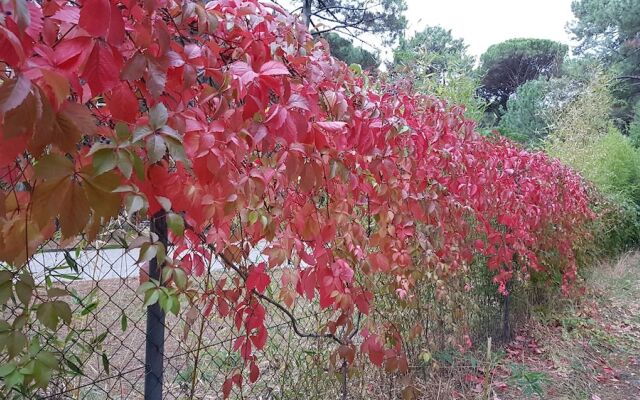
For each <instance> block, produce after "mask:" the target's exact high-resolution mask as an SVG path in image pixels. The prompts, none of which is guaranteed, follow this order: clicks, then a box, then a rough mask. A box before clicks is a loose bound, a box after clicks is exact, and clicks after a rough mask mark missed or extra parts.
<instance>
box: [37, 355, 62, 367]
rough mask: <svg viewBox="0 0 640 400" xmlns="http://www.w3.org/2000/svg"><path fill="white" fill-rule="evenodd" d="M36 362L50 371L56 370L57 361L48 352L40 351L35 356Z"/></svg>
mask: <svg viewBox="0 0 640 400" xmlns="http://www.w3.org/2000/svg"><path fill="white" fill-rule="evenodd" d="M37 358H38V361H40V362H41V363H42V364H44V365H46V366H47V367H49V368H51V369H57V368H58V359H57V358H56V357H55V356H54V355H53V353H50V352H48V351H40V352H39V353H38V355H37Z"/></svg>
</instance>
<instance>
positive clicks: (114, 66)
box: [82, 40, 121, 96]
mask: <svg viewBox="0 0 640 400" xmlns="http://www.w3.org/2000/svg"><path fill="white" fill-rule="evenodd" d="M120 67H121V60H120V59H119V58H116V57H115V56H114V53H113V48H112V47H111V46H109V45H108V44H107V43H105V42H102V41H100V40H98V41H96V42H95V45H94V46H93V51H91V54H90V55H89V58H88V59H87V64H86V66H85V68H84V72H83V74H82V77H83V78H84V79H85V80H86V81H87V83H88V84H89V88H91V94H92V95H93V96H97V95H99V94H101V93H104V92H105V91H108V90H111V89H112V88H113V87H115V86H116V85H117V84H118V82H120V79H119V75H120Z"/></svg>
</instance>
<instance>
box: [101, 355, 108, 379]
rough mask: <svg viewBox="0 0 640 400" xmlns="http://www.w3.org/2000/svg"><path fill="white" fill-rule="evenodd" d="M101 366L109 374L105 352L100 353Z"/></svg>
mask: <svg viewBox="0 0 640 400" xmlns="http://www.w3.org/2000/svg"><path fill="white" fill-rule="evenodd" d="M102 367H103V368H104V372H106V373H107V375H109V374H110V372H109V371H110V369H109V359H108V358H107V355H106V354H105V353H102Z"/></svg>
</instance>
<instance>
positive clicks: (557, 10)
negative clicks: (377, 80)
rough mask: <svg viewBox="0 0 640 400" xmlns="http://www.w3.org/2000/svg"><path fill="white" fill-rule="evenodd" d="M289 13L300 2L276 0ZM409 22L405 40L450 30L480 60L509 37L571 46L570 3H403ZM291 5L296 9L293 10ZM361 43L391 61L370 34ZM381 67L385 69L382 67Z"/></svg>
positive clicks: (417, 0)
mask: <svg viewBox="0 0 640 400" xmlns="http://www.w3.org/2000/svg"><path fill="white" fill-rule="evenodd" d="M275 1H276V2H277V3H279V4H281V5H283V6H284V7H285V8H286V9H288V10H290V11H291V10H293V9H295V8H296V7H298V6H299V5H300V1H299V0H275ZM405 1H406V3H407V6H408V10H407V12H406V13H405V16H406V17H407V19H408V21H409V24H408V25H409V26H408V32H407V37H411V36H412V34H413V33H414V32H416V31H419V30H423V29H424V28H425V27H426V26H429V25H440V26H442V27H443V28H446V29H451V30H452V34H453V36H454V37H455V38H463V39H464V41H465V43H467V44H468V45H469V53H470V54H471V55H473V56H475V57H479V56H480V55H481V54H482V53H484V52H485V50H486V49H487V48H488V47H489V46H491V45H492V44H496V43H500V42H502V41H505V40H507V39H512V38H538V39H551V40H556V41H558V42H561V43H565V44H568V45H572V42H571V36H570V35H569V34H568V33H567V32H566V25H567V23H568V22H569V21H571V20H572V19H573V13H572V12H571V2H572V0H405ZM292 4H295V6H293V7H292ZM362 39H363V41H364V43H359V42H358V41H357V40H356V41H354V44H356V45H359V46H363V47H365V48H366V47H368V46H367V44H369V45H371V46H373V47H375V48H377V49H379V50H382V51H381V55H382V58H383V59H386V60H390V59H391V52H390V51H389V49H386V51H385V49H383V48H381V43H380V41H379V40H378V39H377V38H376V37H375V36H372V35H363V37H362ZM382 67H383V68H384V66H382Z"/></svg>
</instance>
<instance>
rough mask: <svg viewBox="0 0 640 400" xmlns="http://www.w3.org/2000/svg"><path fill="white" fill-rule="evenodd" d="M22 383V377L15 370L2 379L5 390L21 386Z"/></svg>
mask: <svg viewBox="0 0 640 400" xmlns="http://www.w3.org/2000/svg"><path fill="white" fill-rule="evenodd" d="M22 382H24V375H22V374H21V373H20V371H18V370H17V369H16V370H14V371H13V372H12V373H11V374H9V375H8V376H6V377H5V378H4V384H5V385H6V386H7V389H12V388H13V387H15V386H18V385H22Z"/></svg>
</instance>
